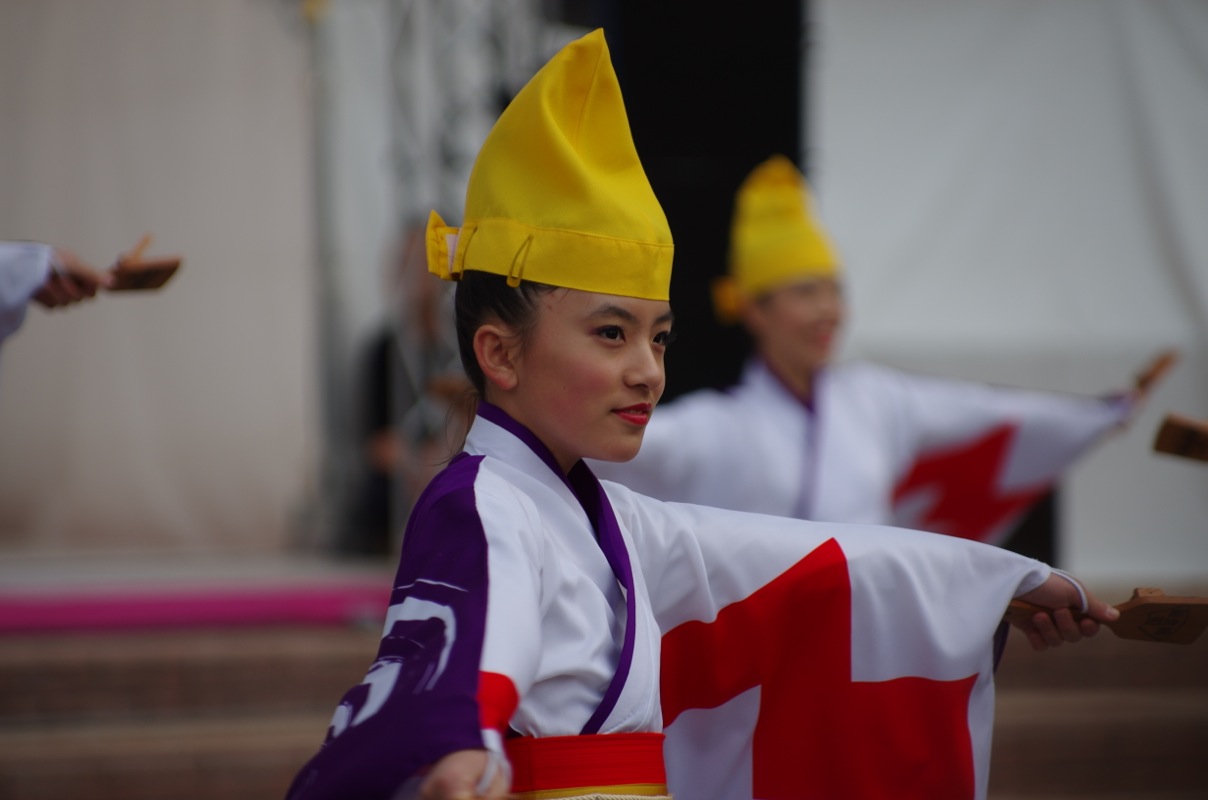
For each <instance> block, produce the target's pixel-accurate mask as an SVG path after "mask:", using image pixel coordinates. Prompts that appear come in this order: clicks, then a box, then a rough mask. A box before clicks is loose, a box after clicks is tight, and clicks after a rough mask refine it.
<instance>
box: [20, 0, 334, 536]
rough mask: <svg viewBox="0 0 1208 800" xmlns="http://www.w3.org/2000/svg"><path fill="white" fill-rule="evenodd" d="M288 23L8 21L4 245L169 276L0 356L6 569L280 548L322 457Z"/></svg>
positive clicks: (271, 16)
mask: <svg viewBox="0 0 1208 800" xmlns="http://www.w3.org/2000/svg"><path fill="white" fill-rule="evenodd" d="M299 5H300V4H298V3H292V2H275V1H274V2H249V0H210V1H209V2H202V3H199V2H193V1H192V0H106V2H103V3H97V2H91V0H6V2H3V3H0V237H6V238H27V239H41V240H45V241H50V242H54V243H58V244H61V245H64V246H67V247H70V248H72V249H74V250H76V251H77V252H78V253H79V254H80V255H81V256H83V257H85V258H87V259H90V260H92V261H94V262H97V263H99V264H108V263H109V262H110V261H111V260H112V259H113V258H114V256H115V255H116V254H117V253H118V252H119V251H121V250H123V249H126V248H129V247H131V246H133V245H134V244H135V242H136V241H137V240H138V238H139V237H140V236H141V235H142V234H143V233H144V232H149V233H152V234H153V235H154V236H155V240H154V242H153V243H152V245H151V247H150V250H149V254H166V253H181V254H183V255H184V257H185V262H184V266H183V267H182V269H181V272H180V273H179V274H178V275H177V276H176V277H175V278H174V279H173V281H172V283H169V284H168V285H167V286H166V287H165V288H164V289H163V290H162V292H160V293H158V294H147V295H138V296H134V295H127V296H117V295H113V296H103V297H101V298H99V299H97V300H95V301H94V302H92V303H91V304H90V305H89V306H87V307H76V308H72V309H69V310H66V311H57V312H55V313H47V312H45V311H44V310H42V309H40V308H38V307H31V309H30V312H29V316H28V318H27V320H26V323H25V326H24V327H23V328H22V329H21V330H20V331H19V332H18V333H17V334H16V335H15V336H14V337H13V338H11V339H10V340H9V341H8V342H6V344H5V345H4V349H3V352H2V353H0V551H2V552H7V553H16V552H25V551H30V550H37V551H40V552H54V551H80V550H83V551H89V550H106V549H108V550H117V549H123V550H131V549H147V550H168V551H181V550H184V551H198V550H202V551H214V550H261V551H266V550H275V549H279V548H281V547H282V546H283V544H284V543H285V542H286V541H287V540H288V538H289V537H290V535H291V532H292V531H293V530H294V521H295V517H296V516H297V515H298V514H299V512H300V511H301V509H303V508H304V506H305V504H306V503H307V502H308V497H309V496H310V494H311V489H312V484H313V481H314V471H315V467H314V463H315V460H316V457H315V454H316V450H317V448H318V441H317V404H316V399H317V392H316V369H315V368H316V363H317V356H316V350H317V344H316V331H315V311H314V306H315V299H314V278H313V275H314V270H315V256H314V245H313V241H314V231H313V222H312V221H313V217H314V210H313V205H314V201H313V188H312V168H311V164H312V152H311V148H312V136H311V129H312V119H311V100H310V77H311V76H310V73H309V70H310V63H309V60H308V58H307V31H306V27H305V24H304V22H303V20H302V18H301V16H300V14H299ZM0 557H3V556H2V555H0Z"/></svg>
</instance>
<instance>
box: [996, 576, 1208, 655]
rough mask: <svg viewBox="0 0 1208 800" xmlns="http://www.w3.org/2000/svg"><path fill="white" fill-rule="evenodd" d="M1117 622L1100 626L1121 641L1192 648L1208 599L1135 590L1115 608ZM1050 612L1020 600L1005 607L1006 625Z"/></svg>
mask: <svg viewBox="0 0 1208 800" xmlns="http://www.w3.org/2000/svg"><path fill="white" fill-rule="evenodd" d="M1116 609H1117V610H1118V611H1119V612H1120V618H1119V619H1118V620H1116V621H1115V622H1101V623H1100V624H1101V625H1105V626H1107V627H1108V628H1111V630H1112V633H1114V634H1116V635H1117V636H1119V637H1120V638H1121V639H1136V640H1138V641H1142V642H1169V643H1170V644H1191V643H1192V642H1194V641H1195V640H1196V638H1197V637H1198V636H1199V635H1200V634H1201V633H1203V632H1204V629H1205V628H1208V597H1174V596H1171V595H1167V594H1166V593H1165V592H1163V591H1162V590H1161V589H1134V590H1133V596H1132V597H1131V598H1130V599H1129V600H1128V601H1127V602H1124V603H1121V604H1120V605H1118V606H1116ZM1037 612H1044V613H1048V612H1049V609H1047V608H1043V607H1042V606H1038V605H1033V604H1032V603H1028V602H1026V601H1023V600H1012V601H1011V604H1010V605H1009V606H1008V607H1007V615H1006V620H1007V621H1008V622H1026V621H1027V620H1029V619H1030V618H1031V617H1032V615H1033V614H1035V613H1037Z"/></svg>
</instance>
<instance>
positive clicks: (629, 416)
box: [613, 403, 654, 425]
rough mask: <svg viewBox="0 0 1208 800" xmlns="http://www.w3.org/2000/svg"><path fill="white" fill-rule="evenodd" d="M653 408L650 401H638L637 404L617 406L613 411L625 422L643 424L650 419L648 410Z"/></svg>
mask: <svg viewBox="0 0 1208 800" xmlns="http://www.w3.org/2000/svg"><path fill="white" fill-rule="evenodd" d="M653 408H654V406H652V405H651V404H650V403H638V404H637V405H632V406H625V408H618V409H617V410H616V411H614V412H613V413H614V414H616V415H617V416H618V417H620V418H621V419H623V420H625V421H626V422H629V423H632V424H634V425H645V424H646V423H647V422H649V421H650V411H651V410H652V409H653Z"/></svg>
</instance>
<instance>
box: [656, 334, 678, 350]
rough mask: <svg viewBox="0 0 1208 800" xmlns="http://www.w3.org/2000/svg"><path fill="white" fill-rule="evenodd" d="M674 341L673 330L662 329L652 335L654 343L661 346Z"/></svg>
mask: <svg viewBox="0 0 1208 800" xmlns="http://www.w3.org/2000/svg"><path fill="white" fill-rule="evenodd" d="M674 341H675V331H663V332H662V333H657V334H655V336H654V343H655V344H660V345H662V346H663V347H666V346H667V345H669V344H671V343H672V342H674Z"/></svg>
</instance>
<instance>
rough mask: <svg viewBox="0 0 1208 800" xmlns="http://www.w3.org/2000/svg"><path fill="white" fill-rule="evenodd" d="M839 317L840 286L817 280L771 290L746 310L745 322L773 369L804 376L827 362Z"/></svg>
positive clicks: (841, 300) (841, 316)
mask: <svg viewBox="0 0 1208 800" xmlns="http://www.w3.org/2000/svg"><path fill="white" fill-rule="evenodd" d="M843 315H844V304H843V289H842V286H841V285H840V284H839V282H838V281H837V280H836V279H834V278H816V279H813V280H807V281H800V282H798V283H793V284H789V285H787V286H781V287H778V288H776V289H773V290H772V291H771V292H769V293H768V294H766V295H764V296H763V297H761V298H760V299H759V300H758V301H756V302H754V303H752V304H751V305H750V306H749V308H748V311H747V315H746V323H747V328H748V330H750V331H751V335H752V337H753V338H754V339H755V342H756V345H757V347H758V349H759V352H760V354H761V355H762V356H763V357H764V358H765V359H766V360H767V361H768V362H769V363H770V364H771V365H772V367H773V368H774V369H776V370H777V371H778V372H781V373H782V374H785V375H792V376H800V377H803V378H806V377H808V376H810V375H812V374H813V373H814V372H815V371H816V370H818V369H820V368H821V367H823V366H825V365H826V363H827V362H828V361H830V359H831V356H832V354H833V351H834V348H835V338H836V336H837V334H838V332H839V326H840V325H842V323H843Z"/></svg>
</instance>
